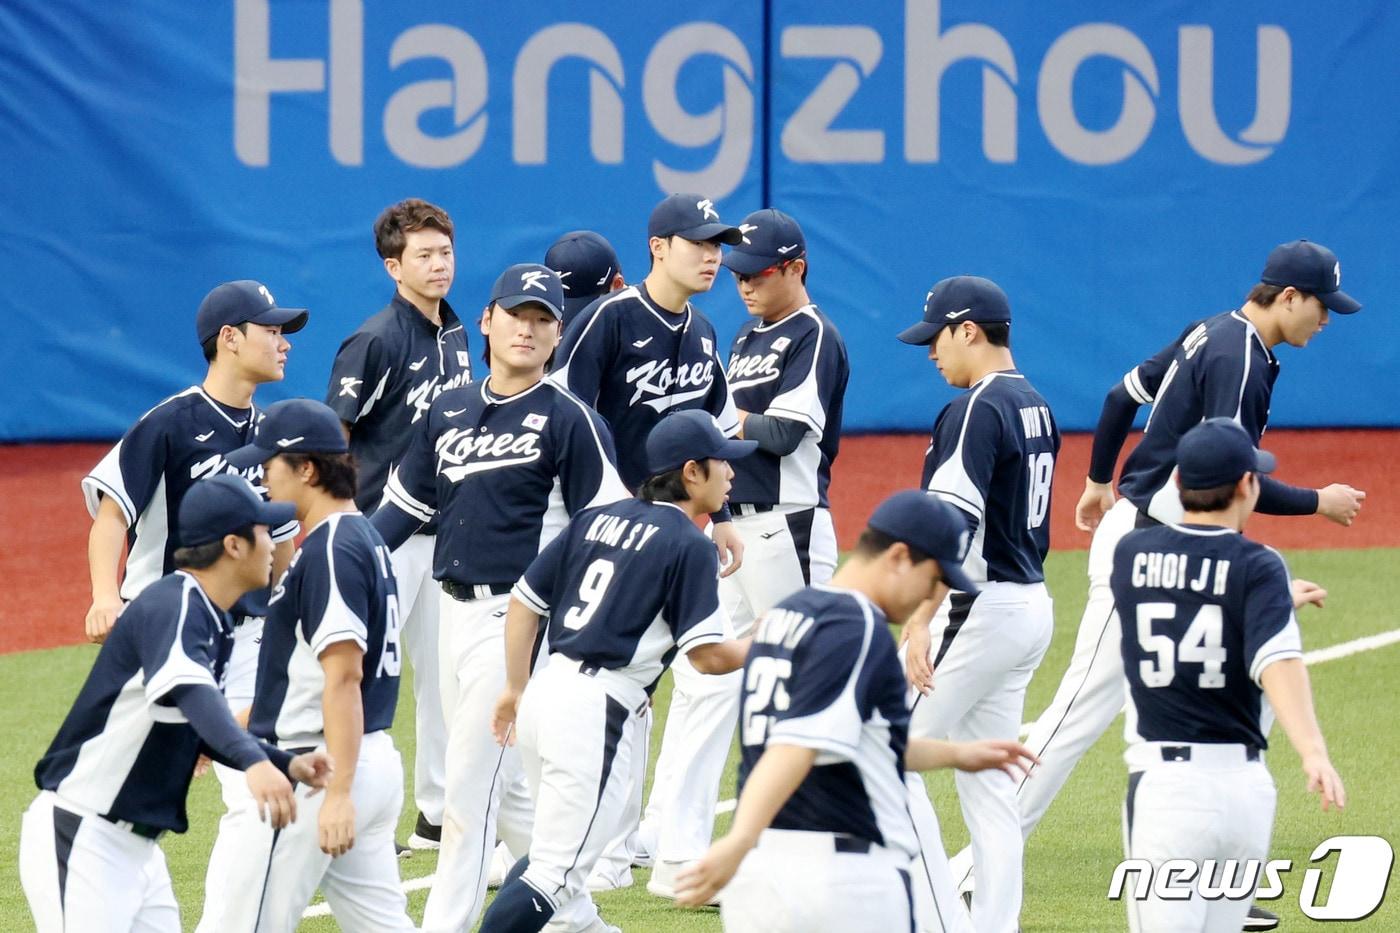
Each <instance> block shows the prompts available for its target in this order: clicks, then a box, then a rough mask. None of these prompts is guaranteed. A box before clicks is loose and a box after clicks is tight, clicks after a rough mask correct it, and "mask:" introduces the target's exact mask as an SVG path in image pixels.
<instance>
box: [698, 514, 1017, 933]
mask: <svg viewBox="0 0 1400 933" xmlns="http://www.w3.org/2000/svg"><path fill="white" fill-rule="evenodd" d="M967 549H968V532H967V525H966V522H965V521H964V519H963V518H962V516H961V515H960V513H959V512H958V511H957V510H956V509H954V508H953V507H952V506H950V505H948V504H946V503H944V502H941V501H939V500H938V499H937V498H935V497H933V496H930V495H927V494H926V493H923V492H920V491H918V490H909V491H906V492H899V493H895V494H894V495H893V496H890V497H889V498H888V499H886V500H885V501H884V502H882V503H881V504H880V506H879V507H878V508H877V509H876V510H875V512H874V514H872V515H871V516H870V522H869V524H868V526H867V527H866V529H865V531H864V532H863V533H862V534H861V538H860V540H859V542H858V543H857V544H856V547H855V551H854V552H853V553H852V555H851V557H850V559H849V560H847V562H846V563H845V564H844V565H842V567H841V569H840V570H838V571H837V572H836V576H835V579H834V580H833V581H832V583H831V585H829V586H827V585H820V584H819V585H815V586H812V587H809V588H807V589H804V590H802V591H801V592H799V593H797V594H795V595H792V596H789V597H788V598H786V599H784V600H782V601H781V602H779V603H778V605H777V606H776V607H775V608H774V609H772V610H771V611H769V612H768V613H766V614H765V615H764V616H763V617H762V618H761V619H760V620H759V622H758V627H757V630H756V633H755V635H754V643H753V647H752V649H750V652H749V657H748V660H747V661H746V662H745V664H744V673H743V683H744V686H743V726H742V731H741V734H740V743H741V749H742V757H741V759H740V764H739V782H740V787H741V791H740V794H739V806H738V809H737V810H736V811H735V814H734V825H733V827H732V828H731V829H730V831H729V834H728V835H726V836H725V837H724V838H723V839H721V840H719V841H718V842H716V843H715V844H714V846H713V847H712V848H711V849H710V851H709V852H708V853H707V854H706V855H705V856H704V858H702V859H701V860H700V862H699V863H698V865H696V866H694V867H692V868H690V869H687V871H686V872H684V873H683V874H682V876H681V881H680V886H681V889H680V893H679V898H678V899H679V900H680V902H681V903H683V904H688V905H692V906H693V905H698V904H702V903H707V902H709V901H711V900H712V899H713V898H715V897H716V896H718V895H719V893H720V891H721V890H723V900H722V903H721V916H722V917H723V918H724V927H725V929H726V930H731V931H748V930H751V931H755V933H760V931H761V933H782V931H787V933H810V931H815V930H841V931H843V933H855V931H862V930H866V931H871V933H891V931H895V930H912V929H914V928H915V916H914V900H913V894H912V889H911V880H910V874H911V870H912V868H913V863H914V860H915V859H916V858H917V857H918V854H919V845H918V838H917V836H916V835H915V833H914V828H913V825H912V824H911V822H910V818H909V811H908V807H907V804H906V800H907V790H906V788H905V784H904V773H905V772H906V771H907V770H912V771H923V770H929V769H932V768H947V767H953V768H958V769H961V770H965V771H980V770H989V769H1000V770H1003V771H1006V772H1007V773H1008V774H1012V775H1016V774H1019V773H1021V771H1022V770H1024V769H1025V768H1027V767H1029V765H1030V764H1031V761H1032V760H1033V759H1032V758H1031V757H1030V753H1029V752H1028V751H1027V750H1026V749H1025V748H1023V747H1022V746H1020V745H1018V744H1017V743H1015V742H1012V741H982V742H969V743H953V742H941V741H936V740H933V739H920V738H915V739H910V738H909V709H908V706H907V704H906V701H905V695H906V691H907V687H906V683H905V679H904V671H903V669H902V666H901V665H900V662H899V658H898V656H897V653H896V650H895V643H894V640H893V639H892V638H891V637H890V635H889V625H890V624H891V623H893V624H896V625H898V624H900V623H901V622H902V621H903V620H904V619H905V618H906V617H907V616H908V615H909V613H910V612H912V611H913V610H914V609H915V608H916V607H918V606H919V605H920V604H921V603H923V602H924V601H926V600H929V599H931V598H941V596H942V595H943V593H945V592H946V591H947V589H948V587H949V586H950V585H951V586H952V587H954V588H955V589H957V590H959V591H960V592H964V593H975V592H976V591H977V588H976V585H975V584H973V583H972V582H971V581H970V580H968V579H967V578H966V577H965V576H964V575H963V572H962V569H961V567H960V561H961V559H962V558H963V557H964V556H965V555H966V553H967ZM736 870H737V871H738V874H737V875H736V874H735V872H736ZM731 878H732V879H733V881H732V882H731V881H730V879H731Z"/></svg>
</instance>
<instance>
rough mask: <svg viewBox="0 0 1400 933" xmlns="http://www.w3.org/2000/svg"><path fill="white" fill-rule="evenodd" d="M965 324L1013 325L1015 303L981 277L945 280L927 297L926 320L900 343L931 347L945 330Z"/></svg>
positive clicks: (902, 335)
mask: <svg viewBox="0 0 1400 933" xmlns="http://www.w3.org/2000/svg"><path fill="white" fill-rule="evenodd" d="M962 321H972V322H974V323H976V324H1002V323H1006V324H1009V323H1010V322H1011V302H1009V301H1007V300H1006V292H1004V291H1002V290H1001V286H999V285H997V283H995V282H993V281H992V280H991V279H984V278H982V277H981V276H977V275H955V276H953V277H952V278H951V279H944V280H943V281H941V282H939V283H938V284H937V285H935V286H933V288H931V289H929V292H928V294H927V295H925V296H924V319H923V320H922V321H920V322H919V323H917V324H915V325H914V326H913V327H910V328H907V329H906V330H904V331H901V332H900V334H899V339H900V340H902V341H904V342H905V343H912V344H915V345H916V346H928V345H929V344H931V343H933V341H934V338H935V337H937V336H938V332H939V331H941V330H942V329H943V328H945V327H947V326H948V325H949V324H955V323H960V322H962Z"/></svg>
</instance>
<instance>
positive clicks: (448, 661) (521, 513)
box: [374, 263, 627, 931]
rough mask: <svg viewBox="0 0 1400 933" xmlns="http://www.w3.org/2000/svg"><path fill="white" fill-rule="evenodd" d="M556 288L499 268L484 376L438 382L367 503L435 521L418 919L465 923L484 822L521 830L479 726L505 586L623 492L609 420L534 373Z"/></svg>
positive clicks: (391, 532)
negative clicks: (443, 734)
mask: <svg viewBox="0 0 1400 933" xmlns="http://www.w3.org/2000/svg"><path fill="white" fill-rule="evenodd" d="M562 301H563V289H562V288H561V286H560V284H559V276H558V275H557V274H556V273H554V272H553V271H552V270H550V269H547V268H546V267H544V266H542V265H537V264H534V263H522V264H520V265H514V266H511V267H510V268H508V269H506V270H505V271H504V272H502V273H501V275H500V277H499V278H498V279H497V280H496V284H495V287H494V288H493V289H492V292H491V302H490V304H489V305H488V306H487V307H486V309H485V311H484V312H483V314H482V317H481V323H480V326H481V332H482V333H483V334H484V335H485V336H486V343H487V352H488V353H489V354H490V359H491V375H490V376H489V377H487V378H486V379H482V380H480V381H477V382H473V383H471V384H470V385H467V386H464V387H462V388H458V389H452V390H449V391H447V392H444V393H443V394H442V395H440V396H438V398H437V400H436V401H435V402H433V405H432V407H431V409H430V410H429V412H428V415H427V417H426V418H425V419H424V421H423V423H422V425H420V427H419V429H418V432H417V434H416V436H415V437H414V439H413V442H412V443H411V444H410V446H409V449H408V452H407V453H406V454H405V455H404V458H403V461H402V462H401V463H400V464H399V465H398V467H397V469H396V470H395V472H394V473H393V474H392V475H391V476H390V478H389V482H388V486H387V490H386V495H385V500H384V504H383V505H382V506H381V507H380V509H379V511H378V512H376V513H375V515H374V524H375V526H376V527H378V528H379V529H380V531H381V532H382V533H383V535H384V538H385V540H386V541H388V542H389V544H390V546H394V545H396V544H397V543H398V542H400V541H402V540H404V539H405V538H407V537H408V535H410V534H411V533H412V532H413V531H414V530H415V529H416V528H417V527H418V526H419V525H421V524H422V523H423V522H427V521H430V520H432V519H433V517H434V515H436V516H437V517H438V521H439V530H438V536H437V547H436V550H435V552H434V568H433V574H434V576H435V577H436V579H437V580H438V582H439V583H440V584H441V588H442V591H443V597H442V606H441V615H442V633H441V637H442V641H441V646H440V662H441V665H442V666H441V669H440V683H441V685H442V691H443V709H444V710H445V711H446V714H447V743H448V744H447V804H446V809H445V811H444V812H445V817H444V820H445V821H444V823H443V835H442V851H441V854H440V856H439V858H438V867H437V878H436V880H435V882H434V884H433V889H432V891H431V893H430V894H429V895H428V904H427V908H426V911H425V913H424V915H423V927H424V929H427V930H443V931H458V930H461V931H465V930H467V929H469V928H470V927H471V926H472V924H474V923H475V922H476V919H477V917H478V916H479V915H480V913H481V908H482V904H483V902H484V900H485V895H486V880H487V873H488V869H489V867H490V859H491V852H492V849H493V848H494V846H495V842H496V836H497V833H498V832H499V833H500V835H501V837H502V838H503V839H504V841H505V842H506V843H507V845H508V846H509V847H510V848H511V850H512V851H513V852H524V851H526V849H527V847H528V844H529V841H530V826H531V815H532V810H533V808H532V806H531V803H530V799H529V794H528V792H527V791H526V790H525V788H524V786H523V772H522V769H521V764H520V756H519V753H518V752H516V751H515V750H514V749H509V750H505V749H501V748H498V747H497V746H496V744H495V742H493V741H492V738H491V729H490V721H491V710H492V704H493V703H494V702H495V700H496V697H497V696H498V695H499V694H500V692H501V688H502V687H503V686H504V684H505V681H506V670H505V666H504V664H503V662H502V658H503V656H504V654H503V649H502V644H503V639H504V637H505V628H506V627H505V614H506V605H507V603H508V602H509V593H510V588H511V585H512V584H513V583H514V582H515V581H516V580H517V579H519V577H520V575H521V574H522V573H524V572H525V568H526V567H528V566H530V562H531V561H532V560H534V559H535V557H536V555H538V554H539V552H540V549H541V548H542V547H543V546H544V545H546V544H548V543H549V542H550V541H551V540H552V539H553V538H554V536H555V535H557V534H558V533H559V529H561V528H562V527H564V525H565V524H566V523H567V522H568V520H569V516H570V515H573V514H575V513H577V512H579V511H580V510H582V509H586V508H590V507H593V506H597V505H602V504H604V503H608V502H615V501H617V500H618V499H622V498H626V496H627V490H626V489H625V488H624V487H623V485H622V482H621V480H620V479H618V476H617V471H616V468H615V467H614V465H613V450H612V438H611V437H610V435H609V433H608V430H607V426H606V425H604V424H603V421H602V419H601V418H600V417H598V414H597V413H596V412H594V411H593V410H591V409H590V408H588V406H586V405H584V404H583V402H581V401H580V400H579V399H578V398H576V397H575V396H574V395H572V394H571V393H569V392H568V391H567V390H564V389H561V388H559V387H558V386H556V385H554V384H553V383H550V382H547V381H545V379H544V370H545V364H546V362H547V361H548V360H549V358H550V354H552V353H553V352H554V349H555V347H556V346H557V345H558V342H559V321H560V318H561V316H562V311H561V309H560V304H561V303H562ZM498 818H499V819H498Z"/></svg>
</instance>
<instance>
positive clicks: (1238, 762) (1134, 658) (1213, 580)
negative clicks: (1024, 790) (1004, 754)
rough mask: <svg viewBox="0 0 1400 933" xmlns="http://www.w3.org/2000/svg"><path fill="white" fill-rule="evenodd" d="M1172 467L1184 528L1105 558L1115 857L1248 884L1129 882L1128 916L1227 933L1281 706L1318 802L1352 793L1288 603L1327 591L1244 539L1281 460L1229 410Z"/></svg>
mask: <svg viewBox="0 0 1400 933" xmlns="http://www.w3.org/2000/svg"><path fill="white" fill-rule="evenodd" d="M1176 465H1177V476H1176V485H1178V486H1179V487H1180V496H1181V499H1180V507H1181V508H1182V510H1183V511H1184V515H1183V516H1182V520H1181V522H1180V524H1162V525H1156V526H1149V527H1144V528H1141V529H1139V530H1136V531H1130V532H1128V533H1127V534H1126V535H1124V536H1123V539H1122V540H1121V541H1120V542H1119V544H1118V547H1117V548H1116V549H1115V550H1114V554H1113V570H1112V574H1111V587H1112V591H1113V598H1114V601H1115V603H1116V605H1117V607H1118V613H1119V614H1120V616H1121V617H1122V618H1124V619H1126V620H1128V624H1127V627H1126V628H1127V637H1125V638H1122V639H1121V659H1122V664H1123V671H1124V673H1125V674H1126V677H1127V680H1126V682H1127V685H1128V690H1127V696H1128V718H1127V723H1126V725H1125V727H1124V733H1125V735H1126V738H1127V740H1128V749H1127V752H1126V753H1125V754H1124V758H1126V760H1127V763H1128V795H1127V799H1126V801H1125V802H1124V805H1123V821H1124V825H1123V847H1124V855H1125V856H1126V857H1127V858H1130V859H1142V860H1145V861H1147V862H1150V863H1151V864H1152V867H1153V869H1154V870H1155V869H1161V868H1162V867H1163V864H1164V863H1165V862H1167V861H1168V860H1172V859H1186V860H1188V861H1190V862H1193V863H1195V864H1196V865H1204V864H1207V863H1208V862H1211V861H1212V860H1213V862H1214V864H1216V865H1221V866H1223V870H1221V869H1217V871H1219V872H1220V873H1219V875H1218V876H1215V877H1212V876H1208V875H1203V877H1202V878H1201V879H1200V880H1201V882H1211V883H1214V884H1216V885H1230V886H1235V885H1239V886H1241V887H1242V888H1243V890H1242V891H1241V894H1240V895H1239V896H1226V897H1215V898H1206V897H1203V896H1202V895H1201V894H1200V893H1199V889H1198V888H1197V886H1196V884H1194V883H1190V882H1194V881H1195V879H1188V884H1186V885H1181V887H1185V888H1187V890H1186V891H1185V893H1184V896H1182V897H1180V898H1172V899H1164V898H1163V897H1161V896H1160V892H1161V890H1162V888H1161V884H1160V882H1156V883H1154V884H1152V885H1151V886H1150V888H1149V891H1148V892H1146V896H1145V898H1143V899H1138V898H1136V897H1134V896H1132V894H1131V892H1130V894H1129V898H1128V926H1129V928H1130V929H1132V930H1133V931H1134V933H1139V931H1140V933H1157V931H1181V930H1200V931H1209V933H1232V931H1234V930H1238V929H1240V927H1241V925H1242V924H1243V923H1244V921H1245V916H1246V914H1247V912H1248V911H1249V894H1250V892H1252V890H1253V887H1254V880H1253V879H1251V878H1250V877H1249V876H1248V874H1247V873H1246V874H1244V876H1243V877H1242V876H1241V874H1240V873H1239V872H1238V871H1237V868H1236V866H1237V865H1239V868H1243V867H1244V866H1243V865H1240V864H1239V863H1241V862H1245V861H1246V860H1250V859H1254V860H1261V861H1262V860H1263V859H1265V858H1267V857H1268V852H1269V836H1270V833H1271V832H1272V829H1273V822H1274V806H1275V803H1276V797H1277V794H1276V791H1275V789H1274V781H1273V778H1272V777H1271V776H1270V774H1269V769H1268V768H1267V767H1265V765H1264V761H1263V751H1264V749H1266V748H1268V745H1269V743H1268V735H1269V729H1270V728H1271V726H1272V725H1273V719H1274V717H1275V716H1277V717H1278V721H1279V722H1280V723H1281V724H1282V726H1283V730H1284V732H1285V733H1286V734H1287V735H1288V740H1289V741H1290V742H1291V743H1293V747H1294V749H1295V750H1297V752H1298V756H1299V757H1300V758H1301V759H1302V766H1303V773H1304V775H1306V776H1307V780H1308V790H1309V791H1316V792H1318V793H1319V794H1320V795H1321V797H1322V808H1323V809H1324V810H1326V809H1328V807H1329V806H1332V805H1335V806H1336V807H1337V808H1339V809H1340V808H1341V807H1343V806H1345V804H1346V791H1345V789H1344V788H1343V787H1342V779H1341V777H1340V776H1338V774H1337V772H1336V770H1335V769H1334V768H1333V767H1332V763H1331V761H1330V760H1329V759H1328V757H1327V744H1326V742H1325V741H1323V738H1322V731H1321V729H1319V728H1318V724H1317V717H1316V715H1315V713H1314V711H1313V698H1312V689H1311V687H1310V686H1309V683H1308V672H1307V668H1306V667H1304V666H1303V651H1302V644H1301V640H1300V637H1299V633H1298V623H1297V620H1296V618H1295V617H1294V609H1295V608H1296V606H1298V605H1302V604H1304V603H1307V602H1314V603H1316V604H1318V605H1319V606H1320V605H1322V600H1323V598H1324V597H1325V596H1326V595H1327V593H1326V591H1325V590H1322V589H1321V588H1318V587H1316V586H1314V585H1313V584H1308V583H1306V582H1304V581H1293V583H1292V584H1291V585H1290V581H1289V575H1288V567H1287V566H1286V565H1285V564H1284V561H1283V558H1282V557H1281V556H1280V555H1279V553H1278V552H1277V551H1275V550H1273V549H1272V548H1268V547H1265V546H1263V545H1261V544H1256V543H1254V542H1253V541H1250V540H1248V539H1247V538H1245V537H1244V535H1243V534H1242V532H1243V530H1244V525H1245V522H1246V521H1247V520H1248V518H1249V515H1250V513H1251V512H1253V511H1254V509H1255V507H1256V503H1257V500H1258V499H1259V496H1260V495H1261V479H1262V478H1263V477H1264V476H1265V475H1266V474H1268V473H1269V472H1271V471H1272V470H1273V468H1274V465H1275V464H1274V458H1273V456H1272V455H1271V454H1267V453H1263V452H1261V451H1258V450H1255V449H1254V443H1253V440H1252V439H1251V438H1250V436H1249V434H1248V433H1247V432H1246V430H1245V429H1244V428H1242V427H1241V426H1240V425H1239V424H1238V423H1237V422H1236V421H1235V420H1234V419H1233V418H1230V417H1215V418H1208V419H1206V420H1205V421H1202V422H1201V423H1200V424H1198V425H1196V426H1195V427H1193V428H1191V429H1190V430H1188V431H1187V432H1186V433H1185V434H1184V435H1183V436H1182V438H1181V441H1180V443H1179V444H1178V445H1177V449H1176ZM1300 584H1301V587H1300ZM1227 860H1228V861H1227Z"/></svg>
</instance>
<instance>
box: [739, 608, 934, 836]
mask: <svg viewBox="0 0 1400 933" xmlns="http://www.w3.org/2000/svg"><path fill="white" fill-rule="evenodd" d="M888 625H889V620H888V619H886V618H885V614H884V613H883V612H881V611H880V609H879V608H878V607H877V606H875V605H874V604H873V603H871V602H870V600H869V599H867V598H866V597H865V596H864V595H862V594H860V593H856V592H854V591H851V590H846V589H840V588H837V587H831V586H822V585H818V586H812V587H808V588H807V589H805V590H801V591H799V592H797V593H794V594H793V595H792V596H789V597H788V598H787V599H784V600H783V601H782V602H780V603H778V604H777V606H775V607H774V608H772V609H770V610H768V612H766V613H764V614H763V616H762V617H761V618H760V619H759V620H758V625H757V627H756V628H755V630H754V640H753V646H752V647H751V648H750V649H749V656H748V660H747V661H746V662H745V663H744V679H743V695H742V699H741V700H740V707H739V747H740V759H739V788H740V791H741V792H742V790H743V786H744V783H745V782H747V781H748V778H749V774H750V773H751V772H752V771H753V769H754V766H755V765H757V764H758V760H759V758H761V757H762V756H763V752H764V750H765V749H766V748H767V747H768V745H770V744H781V745H797V746H801V747H803V748H810V749H813V750H815V751H816V753H817V757H816V761H815V763H814V765H813V768H812V770H811V771H810V772H809V773H808V774H807V776H806V777H805V778H803V780H802V783H801V784H800V785H799V786H798V788H797V790H796V791H794V792H793V795H792V796H791V797H789V798H788V800H787V802H786V803H784V804H783V807H782V809H781V810H779V811H778V814H777V816H776V817H774V819H773V828H774V829H797V830H806V831H808V832H827V833H843V834H846V835H851V836H856V837H858V838H861V839H866V840H869V841H870V842H873V843H876V844H878V845H882V846H885V847H887V848H890V849H893V850H895V851H899V852H903V853H904V854H905V855H908V856H909V857H910V858H913V857H915V856H917V855H918V854H919V843H918V840H917V838H916V837H915V835H914V829H913V824H912V823H911V822H910V820H909V811H908V808H907V806H906V803H905V801H906V798H907V792H906V790H905V786H904V751H905V748H906V747H907V746H908V741H909V707H908V705H907V704H906V702H905V699H904V693H905V682H904V668H903V666H902V665H901V664H900V662H899V658H898V656H897V654H896V651H895V645H894V639H893V638H891V637H890V633H889V628H888Z"/></svg>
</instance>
